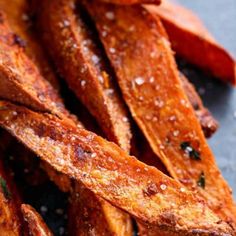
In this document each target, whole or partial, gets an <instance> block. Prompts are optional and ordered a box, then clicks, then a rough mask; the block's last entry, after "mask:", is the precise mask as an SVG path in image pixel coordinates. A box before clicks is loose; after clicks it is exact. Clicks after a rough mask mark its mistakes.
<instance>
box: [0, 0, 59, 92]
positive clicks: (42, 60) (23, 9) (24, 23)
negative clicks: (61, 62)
mask: <svg viewBox="0 0 236 236" xmlns="http://www.w3.org/2000/svg"><path fill="white" fill-rule="evenodd" d="M28 2H29V1H28V0H13V1H5V0H0V9H1V10H2V11H3V12H4V13H5V14H6V16H7V19H8V21H9V24H10V26H11V28H12V29H13V31H14V33H15V37H17V39H18V43H19V44H22V46H23V47H24V51H25V53H26V54H27V56H28V57H29V58H31V60H32V61H33V62H34V63H35V64H36V65H37V67H38V69H39V71H40V73H41V74H42V75H43V76H44V77H45V78H46V79H47V80H48V81H49V82H50V83H51V84H52V85H53V86H54V87H55V88H59V85H58V81H57V79H56V77H55V74H54V72H53V71H52V68H51V66H50V64H49V62H48V58H47V56H46V55H45V51H44V49H43V48H42V46H41V44H40V42H39V40H38V37H37V35H36V34H35V32H34V30H33V27H32V22H31V16H32V12H31V11H32V10H31V9H30V7H29V4H28Z"/></svg>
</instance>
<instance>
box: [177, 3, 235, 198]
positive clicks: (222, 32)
mask: <svg viewBox="0 0 236 236" xmlns="http://www.w3.org/2000/svg"><path fill="white" fill-rule="evenodd" d="M179 2H180V3H182V4H183V5H185V6H187V7H188V8H190V9H192V10H193V11H194V12H196V13H197V14H198V16H199V17H200V18H201V19H202V20H203V21H204V23H205V25H206V26H207V28H208V29H209V31H210V32H211V33H212V34H213V35H214V36H215V38H216V39H217V40H218V42H220V43H221V44H222V45H223V46H224V47H225V48H227V49H228V50H229V51H230V52H231V54H233V55H234V56H235V57H236V1H235V0H224V1H222V0H209V1H206V0H197V1H189V0H179ZM187 73H190V77H191V78H190V79H191V80H192V81H193V82H194V84H195V85H196V86H197V88H198V90H199V91H200V92H201V93H202V98H203V100H204V103H205V105H206V106H207V107H208V108H209V109H210V111H211V112H212V113H213V114H214V116H215V117H216V118H217V119H218V121H219V122H220V129H219V130H218V132H217V133H216V134H215V135H214V136H213V137H212V138H211V139H210V140H209V143H210V145H211V147H212V149H213V152H214V154H215V156H216V159H217V163H218V165H219V167H220V169H221V170H222V173H223V175H224V177H225V178H226V179H227V181H228V182H229V183H230V185H231V187H232V188H233V191H234V198H235V199H236V89H234V88H231V87H230V86H228V85H225V84H223V83H221V82H219V81H216V80H214V79H211V78H208V77H207V76H205V75H203V74H201V73H199V72H197V73H195V70H193V69H190V70H187Z"/></svg>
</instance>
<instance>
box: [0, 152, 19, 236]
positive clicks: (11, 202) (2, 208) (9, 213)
mask: <svg viewBox="0 0 236 236" xmlns="http://www.w3.org/2000/svg"><path fill="white" fill-rule="evenodd" d="M1 151H2V150H0V234H1V236H20V235H22V233H23V228H22V219H21V215H20V212H19V210H18V196H16V192H15V191H14V189H13V186H12V184H11V182H12V181H11V178H10V176H8V175H7V174H6V172H5V171H4V167H3V163H2V159H3V156H2V152H1ZM13 192H14V195H13Z"/></svg>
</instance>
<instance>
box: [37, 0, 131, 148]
mask: <svg viewBox="0 0 236 236" xmlns="http://www.w3.org/2000/svg"><path fill="white" fill-rule="evenodd" d="M74 3H75V1H74V0H69V1H68V0H59V1H58V0H50V1H48V0H43V1H41V2H40V6H41V8H39V11H38V12H39V14H38V21H39V25H40V29H41V30H42V32H43V39H44V41H45V46H47V47H48V50H49V52H51V55H52V58H53V59H54V61H55V64H56V66H57V68H58V70H59V71H60V73H61V74H62V75H63V77H64V78H65V79H66V81H67V82H68V84H69V86H70V88H71V89H72V90H73V91H74V92H75V94H76V95H77V97H78V98H79V99H81V101H82V102H83V103H84V105H85V106H86V107H87V108H88V110H89V111H90V112H91V114H92V115H93V116H94V117H95V118H96V119H97V121H98V123H99V124H100V126H101V128H102V129H103V131H104V132H105V134H106V136H107V137H108V139H109V140H111V141H114V142H115V143H118V144H119V145H120V146H121V147H122V148H123V149H124V150H126V151H129V149H130V138H131V133H130V125H129V121H128V114H127V111H126V108H125V106H124V102H123V100H122V98H121V96H120V94H119V93H118V92H117V88H116V85H115V84H114V75H113V73H112V70H111V68H109V63H108V62H107V60H106V56H105V55H104V53H103V52H102V51H101V50H100V47H99V46H98V45H97V43H96V38H95V37H94V35H93V33H92V31H91V30H90V29H89V27H88V26H87V25H86V23H85V20H84V18H86V16H84V12H83V10H80V9H79V8H78V9H76V8H74V7H71V6H73V4H74ZM52 12H53V14H52Z"/></svg>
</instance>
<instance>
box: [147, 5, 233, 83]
mask: <svg viewBox="0 0 236 236" xmlns="http://www.w3.org/2000/svg"><path fill="white" fill-rule="evenodd" d="M146 8H147V9H148V10H149V11H150V12H152V13H154V14H156V15H158V16H159V17H160V18H161V20H162V22H163V24H164V27H165V29H166V31H167V33H168V35H169V38H170V42H171V44H172V47H173V49H174V51H175V52H176V53H177V55H179V56H181V57H183V58H185V59H186V60H187V61H189V62H190V63H192V64H194V65H196V66H198V67H200V68H201V69H204V70H206V71H209V72H211V73H212V74H213V75H214V76H216V77H219V78H220V79H222V80H223V81H226V82H229V83H231V84H233V85H236V64H235V59H234V58H233V57H232V56H231V55H230V54H229V53H228V52H227V51H226V50H225V49H224V48H223V47H222V46H221V45H219V44H218V43H217V42H216V41H215V40H214V39H213V37H212V36H211V35H210V33H209V32H208V31H207V29H206V28H205V27H204V25H203V24H202V22H201V21H200V19H199V18H198V17H197V16H195V15H194V13H192V12H191V11H190V10H188V9H186V8H184V7H182V6H179V5H176V4H173V3H170V2H169V1H163V4H161V6H160V7H156V6H154V5H150V6H149V5H147V6H146Z"/></svg>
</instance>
